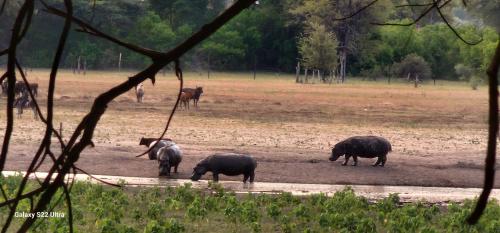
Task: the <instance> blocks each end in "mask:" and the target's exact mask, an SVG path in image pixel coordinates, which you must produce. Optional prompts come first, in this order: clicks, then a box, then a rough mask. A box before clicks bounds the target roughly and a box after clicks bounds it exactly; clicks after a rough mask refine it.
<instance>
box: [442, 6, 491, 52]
mask: <svg viewBox="0 0 500 233" xmlns="http://www.w3.org/2000/svg"><path fill="white" fill-rule="evenodd" d="M433 1H434V3H436V4H437V2H436V0H433ZM436 10H437V12H438V13H439V16H441V19H443V21H444V23H445V24H446V26H448V28H449V29H450V30H451V31H452V32H453V33H455V35H456V36H457V37H458V38H459V39H460V40H461V41H462V42H464V43H466V44H468V45H477V44H479V43H481V41H483V38H481V39H479V40H478V41H476V42H469V41H466V40H465V39H464V38H462V36H460V34H459V33H458V32H457V30H455V28H454V27H453V26H451V25H450V23H449V22H448V20H447V19H446V17H445V16H444V14H443V12H442V11H441V8H440V7H437V8H436Z"/></svg>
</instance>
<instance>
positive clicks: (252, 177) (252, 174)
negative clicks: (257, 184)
mask: <svg viewBox="0 0 500 233" xmlns="http://www.w3.org/2000/svg"><path fill="white" fill-rule="evenodd" d="M254 178H255V172H254V171H252V172H251V173H250V183H253V179H254Z"/></svg>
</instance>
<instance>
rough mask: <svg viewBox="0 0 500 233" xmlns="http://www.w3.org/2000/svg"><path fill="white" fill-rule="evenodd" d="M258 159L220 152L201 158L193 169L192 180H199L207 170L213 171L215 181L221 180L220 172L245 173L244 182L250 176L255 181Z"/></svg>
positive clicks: (228, 174)
mask: <svg viewBox="0 0 500 233" xmlns="http://www.w3.org/2000/svg"><path fill="white" fill-rule="evenodd" d="M256 167H257V161H255V159H254V158H252V157H251V156H249V155H242V154H234V153H220V154H214V155H210V156H208V157H207V158H205V159H203V160H201V161H200V162H199V163H198V164H197V165H196V167H195V168H194V169H193V175H192V176H191V180H193V181H197V180H199V179H200V178H201V176H203V175H204V174H205V173H207V172H212V174H213V178H214V182H218V181H219V174H224V175H226V176H237V175H241V174H243V183H246V182H247V180H248V178H250V183H253V180H254V177H255V168H256Z"/></svg>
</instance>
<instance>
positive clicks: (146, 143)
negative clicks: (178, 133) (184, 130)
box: [139, 137, 172, 146]
mask: <svg viewBox="0 0 500 233" xmlns="http://www.w3.org/2000/svg"><path fill="white" fill-rule="evenodd" d="M161 140H162V141H163V140H166V141H172V139H170V138H162V139H161ZM156 141H158V138H145V137H142V138H141V140H140V141H139V145H142V146H149V145H151V143H152V142H156Z"/></svg>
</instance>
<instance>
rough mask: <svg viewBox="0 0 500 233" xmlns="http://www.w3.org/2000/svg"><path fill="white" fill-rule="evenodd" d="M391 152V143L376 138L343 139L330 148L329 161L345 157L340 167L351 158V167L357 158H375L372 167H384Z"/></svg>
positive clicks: (354, 164)
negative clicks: (375, 160)
mask: <svg viewBox="0 0 500 233" xmlns="http://www.w3.org/2000/svg"><path fill="white" fill-rule="evenodd" d="M390 151H392V147H391V143H390V142H389V141H387V139H385V138H382V137H378V136H354V137H350V138H348V139H345V140H343V141H341V142H339V143H337V144H335V146H334V147H333V148H332V155H331V156H330V158H329V159H330V161H336V160H337V159H338V158H339V157H340V156H342V155H345V161H344V162H343V163H342V166H345V165H347V162H348V161H349V158H350V157H351V156H352V158H353V160H354V162H353V164H352V166H356V165H357V164H358V156H359V157H362V158H375V157H377V158H378V159H377V162H375V163H374V164H373V166H374V167H375V166H381V167H383V166H384V165H385V162H386V161H387V154H388V153H389V152H390Z"/></svg>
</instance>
